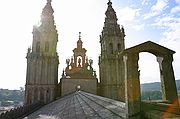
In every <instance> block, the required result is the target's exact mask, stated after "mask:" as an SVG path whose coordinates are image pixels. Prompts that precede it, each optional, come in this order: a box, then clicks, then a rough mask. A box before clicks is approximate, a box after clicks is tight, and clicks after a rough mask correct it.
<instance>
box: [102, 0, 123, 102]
mask: <svg viewBox="0 0 180 119" xmlns="http://www.w3.org/2000/svg"><path fill="white" fill-rule="evenodd" d="M107 4H108V8H107V11H106V12H105V15H106V17H105V22H104V27H103V30H102V33H101V35H100V44H101V55H100V57H99V70H100V73H99V74H100V92H99V94H100V95H102V96H105V97H109V98H112V99H116V100H121V101H124V75H123V74H124V73H123V68H124V64H123V58H122V56H120V55H119V54H120V52H121V51H123V50H124V49H125V45H124V37H125V33H124V28H123V27H121V28H120V26H119V24H118V23H117V20H118V19H117V16H116V12H115V11H114V9H113V8H112V2H111V1H110V0H109V2H108V3H107Z"/></svg>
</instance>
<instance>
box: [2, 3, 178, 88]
mask: <svg viewBox="0 0 180 119" xmlns="http://www.w3.org/2000/svg"><path fill="white" fill-rule="evenodd" d="M111 1H112V3H113V4H112V5H113V8H114V9H115V11H116V14H117V17H118V23H119V24H120V25H123V26H124V28H125V34H126V37H125V47H126V48H129V47H132V46H134V45H137V44H140V43H143V42H146V41H149V40H150V41H153V42H155V43H158V44H160V45H162V46H165V47H167V48H169V49H171V50H174V51H175V52H176V53H175V54H174V61H173V66H174V73H175V78H176V79H180V63H179V61H180V0H111ZM107 2H108V0H52V7H53V9H54V18H55V23H56V26H57V30H58V34H59V37H58V40H59V41H58V47H57V52H58V54H59V60H60V65H59V79H60V78H61V74H62V70H63V68H65V66H66V64H65V60H66V59H67V58H70V57H71V56H72V55H73V52H72V50H73V49H74V48H75V47H76V42H77V40H78V33H79V32H81V33H82V41H83V47H85V48H86V49H87V55H88V56H89V58H91V59H93V61H94V63H93V68H94V69H95V70H96V71H97V72H98V71H99V69H98V68H99V66H98V56H99V55H100V43H99V35H100V33H101V31H102V29H103V24H104V20H105V11H106V9H107ZM45 4H46V0H1V4H0V15H1V19H0V42H1V43H0V55H1V57H0V88H4V89H19V88H20V87H24V85H25V80H26V66H27V64H26V53H27V48H28V47H30V46H31V44H32V38H33V37H32V29H33V25H39V24H40V16H41V12H42V9H43V7H44V6H45ZM139 65H140V70H141V74H140V78H141V79H140V82H141V83H148V82H157V81H160V78H159V77H160V75H159V68H158V67H159V66H158V63H157V61H156V57H155V56H154V55H152V54H149V53H140V59H139Z"/></svg>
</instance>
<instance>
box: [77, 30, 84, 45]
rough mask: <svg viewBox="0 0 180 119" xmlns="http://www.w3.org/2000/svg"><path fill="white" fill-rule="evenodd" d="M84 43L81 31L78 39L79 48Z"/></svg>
mask: <svg viewBox="0 0 180 119" xmlns="http://www.w3.org/2000/svg"><path fill="white" fill-rule="evenodd" d="M82 44H83V42H82V40H81V32H79V40H78V41H77V48H80V49H81V48H82Z"/></svg>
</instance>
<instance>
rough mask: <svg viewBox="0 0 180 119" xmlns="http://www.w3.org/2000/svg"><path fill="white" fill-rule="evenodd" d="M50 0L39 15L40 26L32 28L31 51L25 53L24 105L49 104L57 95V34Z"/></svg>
mask: <svg viewBox="0 0 180 119" xmlns="http://www.w3.org/2000/svg"><path fill="white" fill-rule="evenodd" d="M53 13H54V11H53V8H52V6H51V0H47V3H46V5H45V7H44V8H43V11H42V15H41V25H40V26H38V27H37V26H34V27H33V43H32V50H31V49H30V48H29V49H28V53H27V57H26V58H27V73H26V86H25V104H31V103H34V102H37V101H42V102H44V103H48V102H51V101H53V100H54V99H55V97H56V95H57V85H58V64H59V59H58V54H57V52H56V47H57V42H58V33H57V30H56V26H55V23H54V16H53Z"/></svg>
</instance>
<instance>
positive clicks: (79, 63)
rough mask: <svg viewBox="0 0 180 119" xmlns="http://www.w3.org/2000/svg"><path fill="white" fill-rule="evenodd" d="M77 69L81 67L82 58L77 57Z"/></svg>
mask: <svg viewBox="0 0 180 119" xmlns="http://www.w3.org/2000/svg"><path fill="white" fill-rule="evenodd" d="M77 67H82V57H81V56H78V57H77Z"/></svg>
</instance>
